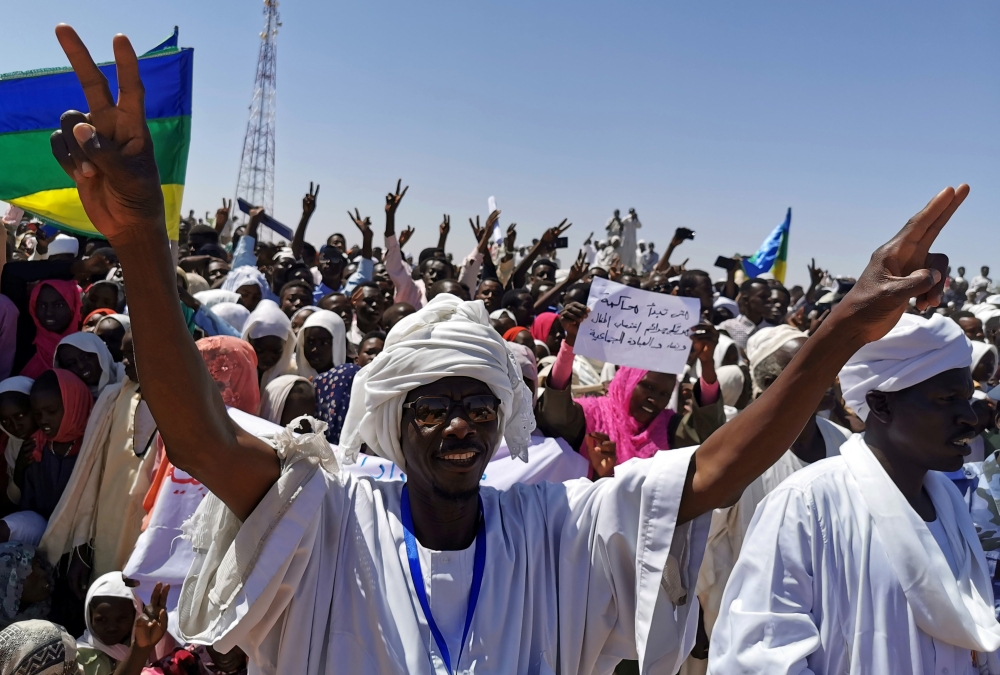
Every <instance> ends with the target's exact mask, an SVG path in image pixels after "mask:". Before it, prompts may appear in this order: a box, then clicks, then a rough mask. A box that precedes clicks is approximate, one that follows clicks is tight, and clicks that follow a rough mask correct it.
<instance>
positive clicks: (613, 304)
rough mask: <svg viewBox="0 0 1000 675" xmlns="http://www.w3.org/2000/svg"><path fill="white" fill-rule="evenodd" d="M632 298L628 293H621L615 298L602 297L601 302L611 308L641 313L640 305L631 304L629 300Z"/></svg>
mask: <svg viewBox="0 0 1000 675" xmlns="http://www.w3.org/2000/svg"><path fill="white" fill-rule="evenodd" d="M631 299H632V298H631V297H629V296H627V295H620V296H618V298H616V299H614V300H608V299H607V298H601V300H600V302H601V303H603V304H605V305H607V306H608V308H609V309H619V310H621V311H623V312H632V313H633V314H638V313H639V305H635V304H631V303H629V302H628V301H629V300H631Z"/></svg>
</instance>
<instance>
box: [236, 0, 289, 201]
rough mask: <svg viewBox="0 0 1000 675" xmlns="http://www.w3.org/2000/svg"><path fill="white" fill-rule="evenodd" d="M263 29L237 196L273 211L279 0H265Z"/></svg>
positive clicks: (237, 183)
mask: <svg viewBox="0 0 1000 675" xmlns="http://www.w3.org/2000/svg"><path fill="white" fill-rule="evenodd" d="M264 17H265V21H264V30H263V32H261V34H260V53H259V54H258V56H257V75H256V77H255V78H254V85H253V101H251V103H250V119H249V120H248V121H247V132H246V136H245V137H244V138H243V155H242V156H241V157H240V177H239V180H237V182H236V196H237V197H242V198H243V199H245V200H247V201H248V202H250V203H251V204H255V205H258V206H263V207H264V209H265V210H266V211H267V213H268V214H272V213H274V127H275V121H274V114H275V88H276V84H277V78H276V75H277V56H278V44H277V42H278V28H280V27H281V17H280V16H279V15H278V0H264Z"/></svg>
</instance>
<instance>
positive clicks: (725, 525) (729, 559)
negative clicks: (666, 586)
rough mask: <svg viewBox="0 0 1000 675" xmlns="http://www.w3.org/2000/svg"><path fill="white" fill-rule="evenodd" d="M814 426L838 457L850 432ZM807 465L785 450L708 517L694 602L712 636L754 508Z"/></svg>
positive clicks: (818, 423)
mask: <svg viewBox="0 0 1000 675" xmlns="http://www.w3.org/2000/svg"><path fill="white" fill-rule="evenodd" d="M816 426H817V427H818V428H819V432H820V434H821V435H822V437H823V440H824V442H825V443H826V456H827V457H835V456H836V455H839V454H840V446H841V444H843V443H844V441H846V440H847V439H848V438H849V437H850V436H851V432H849V431H848V430H847V429H845V428H843V427H842V426H840V425H838V424H834V423H833V422H831V421H830V420H826V419H823V418H822V417H817V418H816ZM806 466H809V465H808V464H806V463H805V462H803V461H802V460H801V459H799V458H798V456H797V455H796V454H795V453H794V452H792V451H791V450H787V451H786V452H785V454H784V455H782V456H781V457H780V458H779V459H778V461H777V462H775V463H774V464H772V465H771V466H770V467H769V468H768V469H767V470H766V471H765V472H764V473H763V474H761V475H760V476H758V477H757V478H756V479H755V480H754V481H753V482H752V483H750V485H749V486H748V487H747V489H746V490H744V491H743V494H742V496H740V500H739V501H738V502H736V504H734V505H733V506H731V507H730V508H728V509H716V510H715V512H714V513H713V514H712V526H711V528H710V529H709V533H708V546H707V547H706V549H705V559H704V561H703V562H702V566H701V571H700V573H699V575H698V588H697V593H698V599H699V600H700V601H701V607H702V611H703V612H704V623H705V632H706V633H707V634H708V636H709V637H711V636H712V628H713V626H714V625H715V620H716V618H717V617H718V616H719V609H720V608H721V606H722V592H723V591H724V590H725V588H726V582H727V581H729V575H730V574H732V572H733V566H734V565H735V564H736V560H737V558H738V557H739V555H740V550H741V549H742V548H743V540H744V538H745V536H746V533H747V529H748V528H749V527H750V521H751V520H753V514H754V512H755V511H756V510H757V505H758V504H760V502H761V501H762V500H763V499H764V497H766V496H767V495H768V494H770V493H771V492H772V491H773V490H774V489H775V488H777V487H778V485H780V484H781V483H782V482H783V481H784V480H785V479H786V478H788V477H789V476H791V475H792V474H794V473H795V472H796V471H799V470H801V469H804V468H805V467H806Z"/></svg>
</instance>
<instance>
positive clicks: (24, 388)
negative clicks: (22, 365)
mask: <svg viewBox="0 0 1000 675" xmlns="http://www.w3.org/2000/svg"><path fill="white" fill-rule="evenodd" d="M34 383H35V381H34V380H33V379H31V378H30V377H25V376H24V375H15V376H14V377H8V378H7V379H6V380H0V394H5V393H7V392H8V391H16V392H19V393H21V394H26V395H31V385H33V384H34Z"/></svg>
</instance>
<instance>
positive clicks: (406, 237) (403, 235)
mask: <svg viewBox="0 0 1000 675" xmlns="http://www.w3.org/2000/svg"><path fill="white" fill-rule="evenodd" d="M413 231H414V230H413V228H412V227H410V226H409V225H407V226H406V229H404V230H403V231H402V232H400V233H399V248H403V247H404V246H406V242H408V241H410V237H412V236H413Z"/></svg>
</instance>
